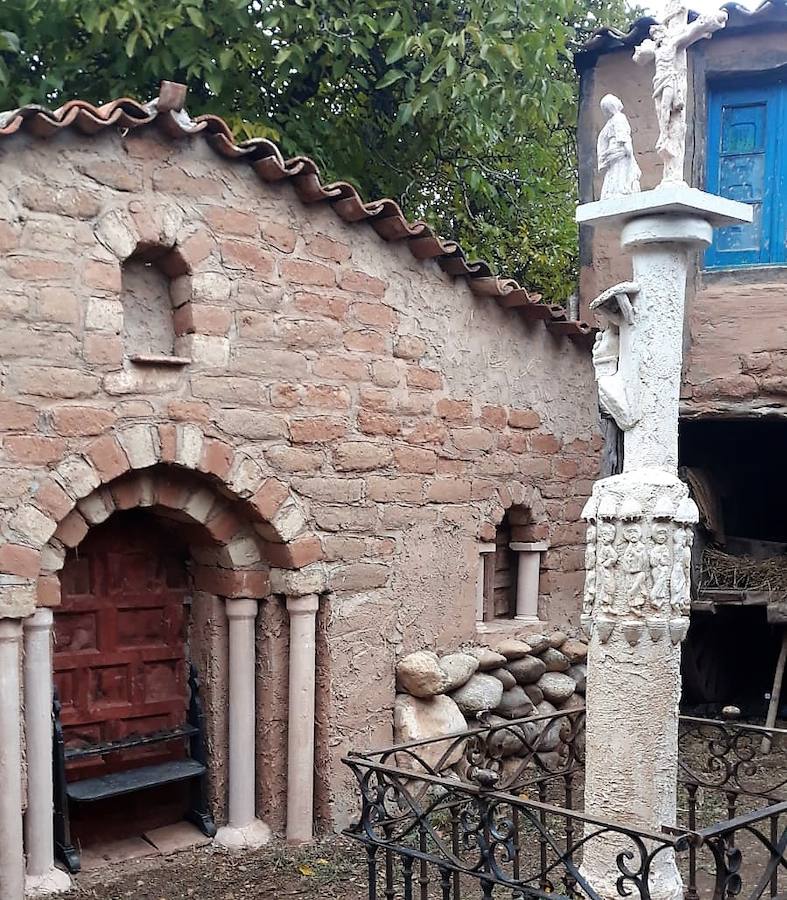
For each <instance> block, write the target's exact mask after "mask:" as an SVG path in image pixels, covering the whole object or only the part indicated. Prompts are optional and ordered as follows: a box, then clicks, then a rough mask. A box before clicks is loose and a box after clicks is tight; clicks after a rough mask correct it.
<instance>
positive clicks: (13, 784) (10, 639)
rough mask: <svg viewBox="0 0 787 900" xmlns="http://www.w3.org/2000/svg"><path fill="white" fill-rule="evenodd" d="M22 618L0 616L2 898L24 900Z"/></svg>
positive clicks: (0, 874) (0, 839)
mask: <svg viewBox="0 0 787 900" xmlns="http://www.w3.org/2000/svg"><path fill="white" fill-rule="evenodd" d="M21 640H22V621H21V620H20V619H0V897H2V898H3V900H23V898H24V895H25V855H24V846H23V841H22V728H21V722H20V716H21V709H20V702H19V701H20V696H19V688H20V685H19V645H20V643H21Z"/></svg>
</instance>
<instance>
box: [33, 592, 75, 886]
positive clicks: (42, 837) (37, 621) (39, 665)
mask: <svg viewBox="0 0 787 900" xmlns="http://www.w3.org/2000/svg"><path fill="white" fill-rule="evenodd" d="M53 618H54V617H53V615H52V610H51V609H45V608H43V607H41V608H39V609H37V610H36V612H35V615H33V616H30V618H28V619H25V622H24V635H25V663H24V684H25V687H24V692H25V750H26V753H25V758H26V761H27V810H26V812H25V845H26V847H25V849H26V851H27V893H28V894H31V895H34V896H38V895H42V894H58V893H61V892H63V891H67V890H68V889H69V888H70V887H71V879H70V878H69V877H68V875H67V873H66V872H64V871H63V870H62V869H58V868H56V867H55V864H54V859H55V842H54V833H53V830H52V813H53V786H52V624H53Z"/></svg>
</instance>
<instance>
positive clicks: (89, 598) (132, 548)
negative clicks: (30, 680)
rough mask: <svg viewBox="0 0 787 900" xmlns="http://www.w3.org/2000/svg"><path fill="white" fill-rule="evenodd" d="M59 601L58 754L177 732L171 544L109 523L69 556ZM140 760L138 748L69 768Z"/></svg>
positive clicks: (144, 755) (178, 658)
mask: <svg viewBox="0 0 787 900" xmlns="http://www.w3.org/2000/svg"><path fill="white" fill-rule="evenodd" d="M62 596H63V602H62V606H61V607H60V608H59V609H58V610H56V612H55V655H54V671H55V684H56V685H57V688H58V692H59V695H60V702H61V704H62V713H61V720H62V724H63V731H64V735H65V740H66V747H67V748H69V747H84V746H86V745H92V744H97V743H103V742H104V741H113V740H117V739H119V738H125V737H128V736H130V735H137V734H139V735H145V734H150V733H153V732H156V731H160V730H166V729H170V728H175V727H177V726H179V725H182V724H183V723H184V721H185V716H186V705H187V671H186V646H185V619H184V609H185V607H184V602H185V601H186V599H187V596H188V586H187V581H186V569H185V565H184V558H183V554H182V552H181V551H180V550H179V549H177V548H175V549H173V548H172V540H171V537H170V536H169V535H168V534H166V533H164V532H159V531H158V530H157V529H156V527H155V523H154V520H152V519H147V520H145V519H142V520H140V519H139V518H135V517H133V516H131V517H118V520H117V521H115V520H114V519H113V520H112V521H111V522H110V523H107V525H105V526H102V527H100V528H97V529H96V530H95V532H94V533H92V534H91V535H89V536H88V538H87V539H86V540H85V541H84V543H83V544H82V545H80V546H79V547H78V548H77V551H72V552H71V553H70V554H69V556H68V558H67V560H66V564H65V566H64V568H63V573H62ZM171 749H172V748H169V750H170V751H171ZM158 752H159V753H160V749H159V751H158ZM149 759H150V751H141V750H139V749H138V750H136V751H126V752H124V753H114V754H112V755H111V756H109V757H107V758H106V759H105V760H102V759H101V758H100V757H99V758H93V759H92V760H91V761H90V762H89V763H88V764H87V765H85V763H82V764H76V763H75V764H73V765H72V766H71V768H72V770H74V769H75V770H76V772H74V774H77V773H78V774H82V775H88V774H96V770H97V768H98V769H99V770H103V771H108V770H109V767H111V768H112V769H117V768H124V767H128V766H129V765H132V764H134V763H137V762H139V761H142V760H144V761H149Z"/></svg>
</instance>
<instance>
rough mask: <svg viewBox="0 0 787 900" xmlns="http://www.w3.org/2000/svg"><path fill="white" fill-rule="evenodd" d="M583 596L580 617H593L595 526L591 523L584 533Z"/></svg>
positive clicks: (594, 597) (594, 600) (594, 596)
mask: <svg viewBox="0 0 787 900" xmlns="http://www.w3.org/2000/svg"><path fill="white" fill-rule="evenodd" d="M585 540H586V542H587V543H586V544H585V595H584V599H583V601H582V615H583V616H591V615H593V607H594V606H595V603H596V525H595V523H594V522H591V523H590V524H589V525H588V527H587V531H586V533H585Z"/></svg>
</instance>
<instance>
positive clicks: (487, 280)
mask: <svg viewBox="0 0 787 900" xmlns="http://www.w3.org/2000/svg"><path fill="white" fill-rule="evenodd" d="M779 2H780V3H785V2H787V0H779ZM185 98H186V87H185V85H182V84H177V83H176V82H171V81H164V82H162V84H161V91H160V93H159V96H158V97H157V98H155V99H154V100H152V101H150V102H149V103H146V104H141V103H139V102H137V101H136V100H131V99H129V98H128V97H121V98H119V99H117V100H112V101H110V102H108V103H104V104H102V105H101V106H93V105H92V104H91V103H88V102H87V101H85V100H71V101H69V102H68V103H64V104H63V106H61V107H60V108H59V109H56V110H54V111H53V110H49V109H46V108H45V107H43V106H37V105H34V104H30V105H28V106H23V107H20V108H19V109H15V110H11V111H9V112H6V113H0V139H2V138H8V137H10V136H11V135H14V134H16V133H17V132H18V131H25V132H28V133H29V134H32V135H33V136H34V137H39V138H50V137H53V136H54V135H56V134H57V133H58V132H60V131H63V130H64V129H68V128H71V127H74V128H76V129H77V130H78V131H79V132H80V133H82V134H86V135H95V134H98V133H100V132H101V131H103V130H105V129H107V128H120V129H124V130H128V131H131V130H134V129H137V128H144V127H146V126H148V125H152V124H154V123H155V125H156V126H157V127H159V128H160V129H161V130H162V131H163V132H164V133H165V134H166V135H167V136H169V137H171V138H173V139H179V138H184V137H191V136H194V135H197V134H201V135H202V137H203V138H204V139H205V140H206V141H207V143H208V144H209V146H210V147H211V149H213V150H214V151H215V152H216V153H218V154H219V155H220V156H222V157H224V158H225V159H245V160H246V161H247V162H248V164H249V165H250V166H251V167H252V168H253V169H254V171H255V172H256V173H257V175H258V176H259V177H260V178H261V179H262V180H263V181H266V182H277V181H284V180H289V181H291V183H292V185H293V188H294V189H295V192H296V194H297V195H298V198H299V199H300V200H301V201H302V202H303V203H330V204H331V206H332V207H333V210H334V212H335V213H336V214H337V215H338V216H339V217H340V218H341V219H342V220H344V221H345V222H367V223H368V224H369V225H370V226H371V227H372V228H373V229H374V230H375V231H376V232H377V234H378V235H379V236H380V237H381V238H383V240H386V241H402V240H406V241H407V245H408V248H409V250H410V252H411V253H412V254H413V256H415V257H416V258H417V259H434V260H436V261H437V262H438V264H439V265H440V267H441V268H442V269H443V271H444V272H446V273H447V274H449V275H453V276H457V277H463V278H465V279H467V282H468V285H469V286H470V289H471V290H472V291H473V293H474V294H475V295H476V296H479V297H489V298H492V299H494V300H496V301H497V302H498V303H499V304H500V305H501V306H502V307H505V308H510V309H513V310H518V311H519V313H520V314H521V315H523V316H525V318H527V319H532V320H534V321H535V320H538V319H541V320H542V321H544V322H545V324H546V325H547V326H548V327H549V328H551V329H552V330H554V332H555V333H556V334H559V335H567V336H568V337H569V338H571V339H572V340H575V341H578V342H580V343H581V344H582V345H583V346H587V343H588V335H590V334H592V332H593V329H592V328H591V326H590V325H588V324H587V323H585V322H575V321H572V320H569V318H568V316H567V315H566V311H565V309H563V307H562V306H559V305H557V304H551V305H550V304H546V303H542V302H541V296H540V294H531V293H530V292H529V291H528V290H527V289H526V288H524V287H522V286H521V285H520V284H518V282H516V281H515V280H514V279H512V278H505V277H503V276H499V275H497V274H496V273H495V272H493V271H492V269H491V267H490V266H489V264H488V263H486V262H484V261H483V260H472V261H468V260H467V258H466V257H465V254H464V251H463V250H462V248H461V247H460V246H459V245H458V244H457V243H456V241H452V240H447V239H445V238H441V237H440V236H439V235H438V234H436V233H435V232H434V231H433V230H432V228H431V227H430V226H429V225H428V224H427V223H426V222H421V221H415V222H409V221H408V220H407V218H406V216H405V215H404V213H403V212H402V209H401V207H400V206H399V204H398V203H397V202H396V201H395V200H391V199H388V198H382V199H380V200H371V201H365V200H364V199H363V198H362V197H361V195H360V194H359V193H358V191H357V189H356V188H355V187H354V186H353V185H351V184H349V183H347V182H345V181H339V182H336V183H334V184H323V182H322V179H321V177H320V172H319V169H318V167H317V164H316V163H315V162H314V160H312V159H309V157H306V156H296V157H293V158H292V159H285V158H284V157H283V156H282V153H281V151H280V150H279V148H278V147H277V146H276V144H274V143H273V142H272V141H269V140H267V139H266V138H252V139H250V140H247V141H242V142H240V143H238V142H236V141H235V136H234V135H233V133H232V130H231V129H230V127H229V125H228V124H227V123H226V122H225V121H224V119H221V118H220V117H218V116H214V115H202V116H198V117H197V118H196V119H192V118H191V117H190V116H189V115H188V113H187V112H186V110H185V108H184V104H185Z"/></svg>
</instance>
